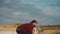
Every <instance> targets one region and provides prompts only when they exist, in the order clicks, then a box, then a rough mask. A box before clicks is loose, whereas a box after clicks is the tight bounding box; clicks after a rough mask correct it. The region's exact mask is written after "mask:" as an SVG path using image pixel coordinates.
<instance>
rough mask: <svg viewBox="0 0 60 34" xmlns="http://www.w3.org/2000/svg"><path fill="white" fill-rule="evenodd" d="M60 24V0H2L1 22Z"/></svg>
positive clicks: (0, 7)
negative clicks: (33, 21) (34, 21)
mask: <svg viewBox="0 0 60 34" xmlns="http://www.w3.org/2000/svg"><path fill="white" fill-rule="evenodd" d="M32 20H36V21H37V22H38V24H39V25H60V0H0V24H11V23H29V22H30V21H32Z"/></svg>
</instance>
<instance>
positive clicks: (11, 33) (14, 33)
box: [0, 31, 17, 34]
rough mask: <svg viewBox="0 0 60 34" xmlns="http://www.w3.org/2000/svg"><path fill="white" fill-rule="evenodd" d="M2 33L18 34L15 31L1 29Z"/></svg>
mask: <svg viewBox="0 0 60 34" xmlns="http://www.w3.org/2000/svg"><path fill="white" fill-rule="evenodd" d="M0 34H17V33H16V32H15V31H0Z"/></svg>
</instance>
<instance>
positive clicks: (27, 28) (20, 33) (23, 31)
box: [16, 20, 37, 34]
mask: <svg viewBox="0 0 60 34" xmlns="http://www.w3.org/2000/svg"><path fill="white" fill-rule="evenodd" d="M36 24H37V21H36V20H32V21H31V22H30V23H26V24H22V25H19V26H18V27H17V30H16V32H17V34H33V28H34V27H35V26H36Z"/></svg>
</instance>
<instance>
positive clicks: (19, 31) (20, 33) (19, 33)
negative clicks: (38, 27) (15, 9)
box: [16, 28, 28, 34]
mask: <svg viewBox="0 0 60 34" xmlns="http://www.w3.org/2000/svg"><path fill="white" fill-rule="evenodd" d="M16 32H17V34H28V32H27V31H26V30H23V29H18V28H17V29H16Z"/></svg>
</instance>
